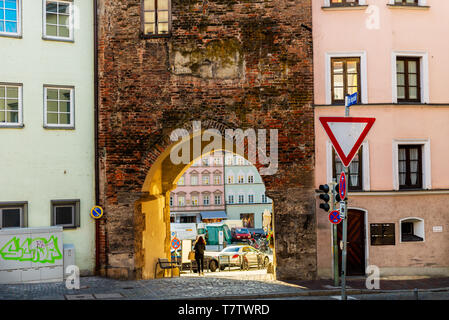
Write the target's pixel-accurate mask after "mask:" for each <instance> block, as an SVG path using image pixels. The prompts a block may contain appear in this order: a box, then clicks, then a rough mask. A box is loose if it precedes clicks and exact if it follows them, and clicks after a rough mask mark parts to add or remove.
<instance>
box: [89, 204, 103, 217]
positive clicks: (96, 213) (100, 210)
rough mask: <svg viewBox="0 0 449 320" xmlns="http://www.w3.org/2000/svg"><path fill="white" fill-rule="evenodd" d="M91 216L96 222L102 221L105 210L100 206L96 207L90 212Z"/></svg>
mask: <svg viewBox="0 0 449 320" xmlns="http://www.w3.org/2000/svg"><path fill="white" fill-rule="evenodd" d="M90 215H91V216H92V218H94V219H95V220H97V219H100V218H101V217H102V216H103V208H102V207H99V206H95V207H93V208H92V209H91V210H90Z"/></svg>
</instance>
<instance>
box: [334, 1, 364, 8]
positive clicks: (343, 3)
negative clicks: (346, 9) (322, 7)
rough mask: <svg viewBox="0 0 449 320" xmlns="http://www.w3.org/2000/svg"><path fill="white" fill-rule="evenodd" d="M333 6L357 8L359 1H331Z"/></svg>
mask: <svg viewBox="0 0 449 320" xmlns="http://www.w3.org/2000/svg"><path fill="white" fill-rule="evenodd" d="M330 5H331V6H336V7H337V6H357V5H359V0H330Z"/></svg>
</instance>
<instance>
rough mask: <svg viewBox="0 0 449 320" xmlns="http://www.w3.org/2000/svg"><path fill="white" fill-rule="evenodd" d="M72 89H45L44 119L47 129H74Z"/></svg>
mask: <svg viewBox="0 0 449 320" xmlns="http://www.w3.org/2000/svg"><path fill="white" fill-rule="evenodd" d="M73 92H74V89H73V88H67V87H61V88H59V87H45V88H44V95H45V106H44V108H45V117H44V126H45V127H47V128H74V126H75V116H74V106H73Z"/></svg>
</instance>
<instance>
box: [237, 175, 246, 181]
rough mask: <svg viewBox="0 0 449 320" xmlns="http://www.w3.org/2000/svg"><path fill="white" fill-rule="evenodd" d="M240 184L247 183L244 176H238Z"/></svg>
mask: <svg viewBox="0 0 449 320" xmlns="http://www.w3.org/2000/svg"><path fill="white" fill-rule="evenodd" d="M238 182H239V183H245V177H244V176H243V175H239V176H238Z"/></svg>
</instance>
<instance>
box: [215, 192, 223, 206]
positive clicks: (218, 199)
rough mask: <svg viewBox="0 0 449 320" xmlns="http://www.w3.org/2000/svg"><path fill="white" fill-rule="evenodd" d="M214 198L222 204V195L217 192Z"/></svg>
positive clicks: (217, 202) (217, 203)
mask: <svg viewBox="0 0 449 320" xmlns="http://www.w3.org/2000/svg"><path fill="white" fill-rule="evenodd" d="M214 198H215V204H216V205H220V204H221V195H219V194H216V195H215V197H214Z"/></svg>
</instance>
